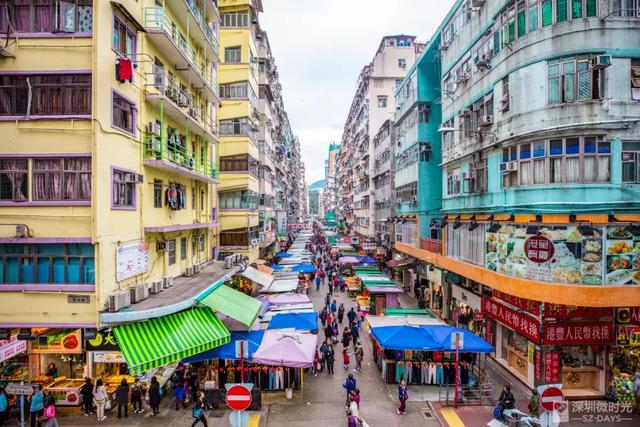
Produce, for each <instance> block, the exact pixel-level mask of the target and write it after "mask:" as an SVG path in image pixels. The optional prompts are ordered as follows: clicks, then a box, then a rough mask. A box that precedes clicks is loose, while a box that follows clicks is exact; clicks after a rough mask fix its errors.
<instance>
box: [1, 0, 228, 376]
mask: <svg viewBox="0 0 640 427" xmlns="http://www.w3.org/2000/svg"><path fill="white" fill-rule="evenodd" d="M0 6H1V8H0V31H2V33H3V34H2V39H3V42H2V47H1V48H0V76H1V79H2V88H1V89H0V91H1V93H2V95H1V98H2V102H1V103H0V104H1V106H0V118H1V119H0V128H1V132H2V134H3V135H5V136H4V137H3V139H2V141H0V169H1V171H0V189H1V190H0V205H2V210H1V212H0V225H2V227H0V230H1V231H0V233H1V234H0V236H1V237H0V247H1V250H0V253H1V255H0V283H1V286H0V288H1V289H0V292H2V293H3V296H2V308H3V309H2V310H0V328H2V329H3V331H4V330H5V329H6V328H25V334H26V335H27V336H28V335H29V334H30V333H31V331H30V329H29V328H67V329H74V330H78V329H80V328H96V327H97V326H98V325H102V324H106V323H112V322H118V321H123V320H124V317H122V316H121V315H122V314H123V313H124V312H122V311H120V312H118V310H120V309H122V308H125V307H126V306H127V305H129V304H130V303H134V302H137V301H141V300H143V299H146V298H147V297H148V295H149V292H150V291H151V292H153V293H156V292H160V291H161V290H162V289H163V284H164V286H166V287H168V286H170V285H172V284H173V283H174V278H175V283H176V284H179V283H181V282H182V281H184V280H187V279H184V278H183V277H182V276H191V275H193V274H195V273H197V272H199V271H200V270H201V269H205V268H207V269H208V270H207V271H209V272H211V274H210V275H208V276H207V279H206V282H207V283H208V284H210V283H211V280H212V277H213V278H214V281H215V280H217V279H218V278H219V277H222V276H223V274H222V273H221V274H218V273H220V271H219V270H215V269H214V268H213V266H212V265H210V264H211V263H210V261H211V260H212V259H214V258H215V256H216V253H217V248H218V235H217V221H218V218H217V204H216V203H217V197H216V187H217V184H218V167H217V162H216V158H217V150H218V134H217V126H216V104H217V102H218V101H217V100H218V89H217V75H216V68H217V67H216V64H217V62H218V54H219V45H218V37H217V22H218V21H219V15H218V10H217V7H216V2H214V1H212V0H201V1H193V0H172V1H165V2H162V3H161V4H158V3H157V2H155V1H152V0H140V1H132V0H122V1H119V2H107V1H100V2H98V1H93V2H92V1H86V0H83V1H79V0H71V1H66V2H52V1H49V2H48V1H35V0H34V1H31V0H25V1H20V2H17V1H2V2H0ZM214 270H215V272H214ZM188 280H192V279H188ZM193 280H194V283H195V282H197V278H194V279H193ZM200 281H203V280H200ZM146 302H147V301H145V302H141V303H140V304H142V305H144V304H145V303H146ZM132 307H133V306H132ZM149 307H151V306H149ZM151 308H153V307H151ZM155 308H157V307H155ZM109 311H112V313H110V312H109ZM110 315H113V316H112V317H109V316H110ZM157 315H158V313H157V312H155V311H154V309H150V310H148V311H146V312H145V314H144V316H146V318H151V317H155V316H157ZM4 335H5V333H3V336H4ZM78 336H80V335H78ZM80 344H82V343H80ZM81 347H82V345H81ZM30 360H31V359H30ZM60 365H63V364H62V363H61V364H60ZM60 369H61V372H60V374H61V375H65V374H64V373H63V372H64V371H63V368H60ZM64 369H66V368H64ZM33 372H34V375H38V372H40V371H37V370H36V371H33Z"/></svg>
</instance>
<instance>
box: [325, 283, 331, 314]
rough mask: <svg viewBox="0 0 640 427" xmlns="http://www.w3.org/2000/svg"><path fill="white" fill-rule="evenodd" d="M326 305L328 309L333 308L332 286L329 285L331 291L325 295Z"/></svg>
mask: <svg viewBox="0 0 640 427" xmlns="http://www.w3.org/2000/svg"><path fill="white" fill-rule="evenodd" d="M324 306H325V307H326V308H327V311H329V310H330V309H331V286H329V293H328V294H327V295H326V296H325V297H324Z"/></svg>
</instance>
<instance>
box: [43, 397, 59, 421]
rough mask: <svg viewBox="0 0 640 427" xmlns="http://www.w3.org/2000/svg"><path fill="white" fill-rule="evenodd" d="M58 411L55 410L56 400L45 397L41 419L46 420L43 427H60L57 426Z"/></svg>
mask: <svg viewBox="0 0 640 427" xmlns="http://www.w3.org/2000/svg"><path fill="white" fill-rule="evenodd" d="M57 415H58V411H57V410H56V400H55V399H54V398H53V396H49V397H47V406H45V408H44V415H43V418H46V420H47V423H46V424H45V427H60V424H58V418H57Z"/></svg>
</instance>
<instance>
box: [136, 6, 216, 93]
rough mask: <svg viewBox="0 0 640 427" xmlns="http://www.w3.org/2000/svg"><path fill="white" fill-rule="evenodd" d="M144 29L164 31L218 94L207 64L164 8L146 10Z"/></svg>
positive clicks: (148, 8)
mask: <svg viewBox="0 0 640 427" xmlns="http://www.w3.org/2000/svg"><path fill="white" fill-rule="evenodd" d="M144 27H145V29H146V30H148V31H155V32H158V31H162V32H163V33H164V34H165V35H166V36H167V37H168V38H170V39H171V40H172V41H173V42H174V44H175V45H176V46H177V48H178V50H179V51H180V54H181V55H182V56H184V58H185V59H186V60H187V62H189V64H190V65H191V66H192V67H193V68H194V69H195V70H196V72H197V73H198V75H199V76H200V77H201V78H202V79H203V81H205V82H206V83H207V84H208V85H209V86H211V87H212V88H213V89H214V90H215V92H216V93H218V89H217V87H216V85H215V83H214V81H213V79H212V78H211V73H210V71H209V70H207V64H206V62H205V61H204V60H203V59H202V58H201V57H200V56H199V55H198V54H197V52H196V50H195V49H194V48H193V47H191V46H190V45H189V42H188V41H187V38H186V37H185V36H184V35H183V34H182V33H181V32H180V31H179V30H178V29H177V27H176V25H175V23H174V22H173V21H171V19H169V17H168V16H167V14H165V11H164V9H163V8H162V7H159V6H156V7H147V8H145V10H144Z"/></svg>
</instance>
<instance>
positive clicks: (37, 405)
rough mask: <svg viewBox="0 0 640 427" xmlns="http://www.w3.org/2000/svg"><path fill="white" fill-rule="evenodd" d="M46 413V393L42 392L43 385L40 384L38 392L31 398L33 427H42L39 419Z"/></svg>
mask: <svg viewBox="0 0 640 427" xmlns="http://www.w3.org/2000/svg"><path fill="white" fill-rule="evenodd" d="M43 412H44V392H43V391H42V384H38V388H37V390H35V391H34V392H33V393H31V397H30V398H29V418H30V420H31V427H36V426H37V427H40V422H39V421H38V418H40V417H41V416H42V414H43Z"/></svg>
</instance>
